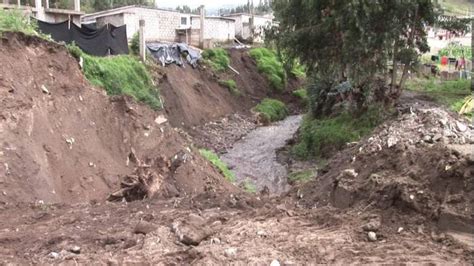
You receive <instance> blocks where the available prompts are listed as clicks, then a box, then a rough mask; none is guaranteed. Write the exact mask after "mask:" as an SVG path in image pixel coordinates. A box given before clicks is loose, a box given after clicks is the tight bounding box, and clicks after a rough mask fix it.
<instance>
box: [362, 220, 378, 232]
mask: <svg viewBox="0 0 474 266" xmlns="http://www.w3.org/2000/svg"><path fill="white" fill-rule="evenodd" d="M380 226H381V223H380V219H373V220H370V222H368V223H366V224H364V226H362V229H363V230H364V231H366V232H369V231H374V232H377V231H378V230H379V228H380Z"/></svg>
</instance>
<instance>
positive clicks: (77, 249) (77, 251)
mask: <svg viewBox="0 0 474 266" xmlns="http://www.w3.org/2000/svg"><path fill="white" fill-rule="evenodd" d="M69 251H71V252H72V253H74V254H80V253H81V247H79V246H72V247H71V248H70V249H69Z"/></svg>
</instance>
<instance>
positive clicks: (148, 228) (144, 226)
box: [133, 221, 158, 235]
mask: <svg viewBox="0 0 474 266" xmlns="http://www.w3.org/2000/svg"><path fill="white" fill-rule="evenodd" d="M156 229H158V226H156V225H155V224H152V223H150V222H147V221H139V222H138V223H137V225H136V226H135V228H134V229H133V233H134V234H144V235H146V234H149V233H151V232H153V231H155V230H156Z"/></svg>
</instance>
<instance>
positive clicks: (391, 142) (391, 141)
mask: <svg viewBox="0 0 474 266" xmlns="http://www.w3.org/2000/svg"><path fill="white" fill-rule="evenodd" d="M397 143H398V139H397V138H395V137H392V136H390V137H388V139H387V146H388V147H389V148H391V147H393V146H395V145H396V144H397Z"/></svg>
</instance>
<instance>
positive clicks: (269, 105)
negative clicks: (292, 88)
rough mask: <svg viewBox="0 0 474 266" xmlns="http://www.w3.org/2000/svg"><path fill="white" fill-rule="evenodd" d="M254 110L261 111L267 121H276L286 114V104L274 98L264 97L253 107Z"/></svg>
mask: <svg viewBox="0 0 474 266" xmlns="http://www.w3.org/2000/svg"><path fill="white" fill-rule="evenodd" d="M255 111H257V112H259V113H261V114H262V115H263V116H264V117H265V118H266V119H267V120H268V121H278V120H282V119H284V118H285V117H286V116H287V115H288V109H287V108H286V105H285V104H284V103H283V102H281V101H279V100H275V99H269V98H265V99H263V101H262V102H261V103H259V104H258V105H257V106H256V107H255Z"/></svg>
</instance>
